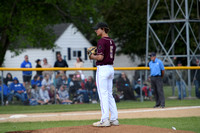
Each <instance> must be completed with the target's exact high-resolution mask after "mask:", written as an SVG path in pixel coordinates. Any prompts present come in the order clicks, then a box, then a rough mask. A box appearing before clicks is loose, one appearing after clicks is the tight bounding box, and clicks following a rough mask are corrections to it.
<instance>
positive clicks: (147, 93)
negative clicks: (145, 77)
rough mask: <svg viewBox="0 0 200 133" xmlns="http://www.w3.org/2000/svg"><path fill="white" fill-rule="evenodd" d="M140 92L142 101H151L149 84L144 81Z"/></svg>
mask: <svg viewBox="0 0 200 133" xmlns="http://www.w3.org/2000/svg"><path fill="white" fill-rule="evenodd" d="M142 91H143V93H144V99H145V100H147V99H149V100H150V101H152V89H151V83H150V82H148V81H145V82H144V84H143V87H142Z"/></svg>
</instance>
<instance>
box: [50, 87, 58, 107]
mask: <svg viewBox="0 0 200 133" xmlns="http://www.w3.org/2000/svg"><path fill="white" fill-rule="evenodd" d="M55 90H56V88H55V86H53V85H51V87H50V89H49V90H48V92H49V97H50V101H49V102H50V103H51V104H54V103H55ZM57 100H58V94H57V91H56V101H57Z"/></svg>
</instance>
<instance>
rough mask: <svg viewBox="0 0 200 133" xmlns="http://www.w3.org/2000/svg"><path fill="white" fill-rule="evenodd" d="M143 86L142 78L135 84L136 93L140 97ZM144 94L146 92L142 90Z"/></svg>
mask: <svg viewBox="0 0 200 133" xmlns="http://www.w3.org/2000/svg"><path fill="white" fill-rule="evenodd" d="M142 87H143V85H142ZM140 88H141V80H140V79H138V80H137V83H136V84H135V89H134V90H135V92H136V94H137V97H140V90H141V89H140ZM142 95H143V96H144V92H143V91H142Z"/></svg>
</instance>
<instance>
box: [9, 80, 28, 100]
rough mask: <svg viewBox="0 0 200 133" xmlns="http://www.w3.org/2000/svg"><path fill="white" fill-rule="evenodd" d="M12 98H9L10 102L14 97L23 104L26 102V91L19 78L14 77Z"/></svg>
mask: <svg viewBox="0 0 200 133" xmlns="http://www.w3.org/2000/svg"><path fill="white" fill-rule="evenodd" d="M10 91H11V96H10V97H9V102H10V101H11V99H12V97H13V96H15V97H17V98H19V99H20V100H21V101H22V103H24V102H25V100H26V97H27V94H26V89H25V88H24V86H23V84H21V83H19V80H18V79H17V77H14V79H13V83H12V84H11V85H10Z"/></svg>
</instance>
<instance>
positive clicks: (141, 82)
mask: <svg viewBox="0 0 200 133" xmlns="http://www.w3.org/2000/svg"><path fill="white" fill-rule="evenodd" d="M142 84H143V81H142V70H140V102H143V96H142Z"/></svg>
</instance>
